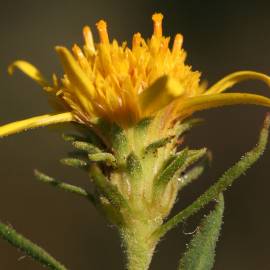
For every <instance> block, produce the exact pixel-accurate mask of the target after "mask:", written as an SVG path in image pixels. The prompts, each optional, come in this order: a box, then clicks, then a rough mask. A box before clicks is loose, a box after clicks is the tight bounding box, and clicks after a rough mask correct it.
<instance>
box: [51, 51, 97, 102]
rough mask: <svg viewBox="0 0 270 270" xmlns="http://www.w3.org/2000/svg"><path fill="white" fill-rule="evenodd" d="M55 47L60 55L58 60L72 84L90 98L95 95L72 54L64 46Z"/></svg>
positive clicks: (88, 80) (90, 83)
mask: <svg viewBox="0 0 270 270" xmlns="http://www.w3.org/2000/svg"><path fill="white" fill-rule="evenodd" d="M55 49H56V51H57V53H58V55H59V56H60V60H61V62H62V64H63V66H64V69H65V72H66V74H67V76H68V78H69V80H70V81H71V82H72V83H73V84H74V85H77V87H78V90H79V91H80V92H82V94H83V95H85V96H86V97H88V98H90V99H91V98H92V97H93V96H94V95H95V89H94V87H93V85H92V82H91V81H90V79H89V78H88V77H87V76H86V74H85V73H84V72H83V71H82V69H81V68H80V66H79V65H78V63H77V62H76V61H75V59H74V58H73V56H72V54H71V53H70V52H69V51H68V49H67V48H65V47H60V46H57V47H56V48H55Z"/></svg>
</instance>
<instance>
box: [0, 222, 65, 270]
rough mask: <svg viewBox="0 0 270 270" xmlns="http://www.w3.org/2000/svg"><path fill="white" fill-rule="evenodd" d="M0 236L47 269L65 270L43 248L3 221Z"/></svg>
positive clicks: (0, 225) (0, 226)
mask: <svg viewBox="0 0 270 270" xmlns="http://www.w3.org/2000/svg"><path fill="white" fill-rule="evenodd" d="M0 237H1V238H3V239H4V240H6V241H8V242H9V243H10V244H11V245H12V246H14V247H16V248H18V249H19V250H21V251H22V252H23V253H25V254H26V255H28V256H29V257H31V258H32V259H33V260H35V261H37V262H38V263H40V264H41V265H43V266H44V267H46V268H48V269H52V270H67V269H66V267H65V266H63V265H62V264H61V263H60V262H58V261H57V260H56V259H54V258H53V257H52V256H51V255H50V254H48V253H47V252H46V251H45V250H44V249H42V248H41V247H39V246H38V245H36V244H34V243H33V242H31V241H30V240H28V239H27V238H25V237H24V236H22V235H21V234H19V233H17V232H16V231H15V230H14V229H12V228H11V227H10V226H8V225H5V224H3V223H0Z"/></svg>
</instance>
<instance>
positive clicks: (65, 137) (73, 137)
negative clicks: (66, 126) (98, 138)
mask: <svg viewBox="0 0 270 270" xmlns="http://www.w3.org/2000/svg"><path fill="white" fill-rule="evenodd" d="M62 138H63V140H64V141H65V142H75V141H85V138H84V137H82V136H79V135H75V134H65V133H64V134H62Z"/></svg>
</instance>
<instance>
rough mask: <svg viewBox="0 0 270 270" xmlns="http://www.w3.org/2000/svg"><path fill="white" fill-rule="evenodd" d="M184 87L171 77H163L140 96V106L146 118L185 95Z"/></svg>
mask: <svg viewBox="0 0 270 270" xmlns="http://www.w3.org/2000/svg"><path fill="white" fill-rule="evenodd" d="M183 93H184V88H183V86H182V85H181V84H180V83H179V82H178V81H176V80H175V79H173V78H171V77H169V76H166V75H165V76H162V77H160V78H159V79H157V80H156V81H155V82H154V83H153V84H152V85H150V86H149V87H148V88H147V89H146V90H145V91H143V92H142V93H141V94H140V95H139V104H140V108H141V111H142V113H143V115H144V116H148V115H150V114H152V113H154V112H156V111H158V110H160V109H162V108H163V107H165V106H166V105H168V104H169V103H170V102H172V101H173V100H174V99H175V98H177V97H179V96H181V95H183Z"/></svg>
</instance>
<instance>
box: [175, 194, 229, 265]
mask: <svg viewBox="0 0 270 270" xmlns="http://www.w3.org/2000/svg"><path fill="white" fill-rule="evenodd" d="M223 212H224V198H223V195H222V194H220V196H219V199H218V200H217V203H216V207H215V209H214V210H213V211H211V212H210V213H209V214H208V215H207V216H206V217H204V218H203V220H202V222H201V224H200V225H199V227H198V230H197V232H196V234H195V235H194V236H193V238H192V240H191V242H190V244H189V245H188V248H187V251H186V252H185V254H184V256H183V257H182V258H181V260H180V263H179V270H211V269H212V268H213V265H214V259H215V248H216V243H217V241H218V238H219V234H220V230H221V226H222V219H223Z"/></svg>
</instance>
